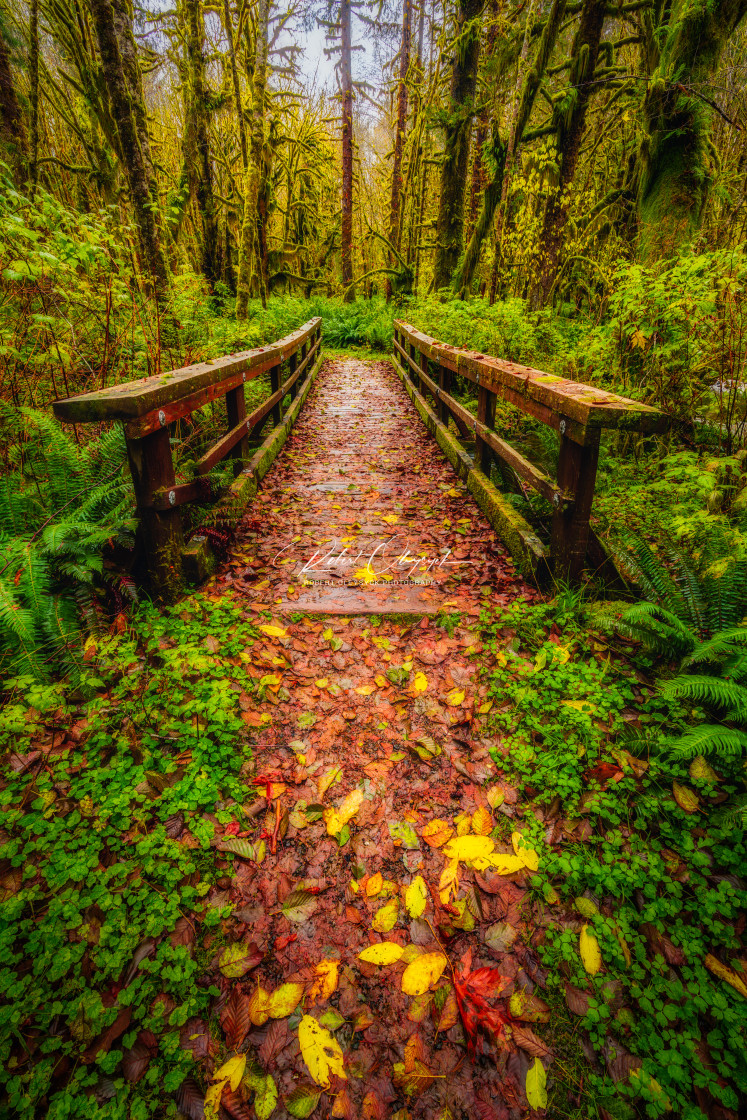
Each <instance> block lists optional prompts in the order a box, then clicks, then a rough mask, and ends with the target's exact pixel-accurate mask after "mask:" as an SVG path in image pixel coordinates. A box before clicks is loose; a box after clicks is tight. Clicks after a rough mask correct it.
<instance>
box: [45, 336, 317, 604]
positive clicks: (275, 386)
mask: <svg viewBox="0 0 747 1120" xmlns="http://www.w3.org/2000/svg"><path fill="white" fill-rule="evenodd" d="M321 345H322V320H321V319H320V318H315V319H310V320H309V321H308V322H307V323H304V325H303V326H302V327H299V329H298V330H297V331H294V332H293V334H290V335H288V336H287V337H286V338H282V339H280V340H279V341H278V342H273V343H271V344H270V345H269V346H262V347H260V348H258V349H256V350H245V351H243V352H242V353H239V354H229V355H227V356H225V357H221V358H215V359H212V360H208V361H204V362H198V363H197V364H195V365H191V366H185V367H184V368H182V369H176V370H172V371H171V372H169V373H163V374H157V375H155V376H152V377H142V378H140V379H139V380H137V381H128V382H126V383H125V384H122V385H115V386H114V387H113V388H111V389H100V390H98V391H97V392H93V393H83V394H81V395H79V396H74V397H67V398H66V399H64V400H59V401H55V403H54V404H53V406H52V407H53V409H54V412H55V415H56V416H57V417H58V419H60V420H65V421H68V422H71V423H83V424H86V423H101V422H106V421H111V420H120V421H122V423H123V424H124V433H125V440H126V444H127V455H128V459H129V463H130V471H131V473H132V481H133V485H134V488H135V497H136V501H137V509H138V514H139V518H140V526H141V532H142V537H143V545H144V549H145V559H146V564H147V568H148V574H149V577H150V581H151V583H152V584H153V586H154V589H155V590H156V591H157V592H158V593H159V594H161V595H163V596H164V597H171V596H173V594H174V593H175V591H176V590H177V589H178V587H179V585H180V584H181V581H182V556H183V554H184V539H183V532H182V518H181V510H180V507H181V506H183V505H184V504H185V503H186V502H192V501H199V500H205V499H206V498H208V497H209V494H210V487H209V485H208V484H207V479H206V478H205V477H204V476H205V475H207V474H208V472H209V471H210V470H212V468H213V467H214V466H215V465H216V464H217V463H219V462H220V461H221V460H223V459H225V458H227V457H229V456H230V457H232V458H234V459H235V460H236V466H235V470H234V473H235V474H244V475H247V474H248V475H250V476H251V475H257V473H258V472H260V476H261V473H264V471H263V470H262V467H264V470H265V471H266V469H267V466H268V465H269V464H268V462H267V460H268V456H267V455H264V456H263V455H262V454H259V455H255V456H254V457H253V458H252V460H251V462H250V463H249V464H248V466H243V464H245V462H246V460H247V458H248V455H249V444H250V441H251V440H256V438H257V437H258V436H259V434H260V432H261V431H262V428H263V427H264V425H265V423H266V421H267V418H268V416H270V415H272V418H273V421H274V425H275V429H273V430H274V431H275V430H277V426H278V425H281V424H282V423H283V413H282V408H283V401H284V399H285V397H286V396H287V394H288V393H290V395H291V404H290V406H289V409H288V412H289V414H290V413H291V410H293V411H294V414H295V410H294V402H295V401H296V397H297V394H299V392H300V396H301V399H303V397H304V396H305V392H306V390H307V388H308V385H309V384H310V382H311V379H312V377H313V375H314V372H315V369H316V367H317V364H318V361H317V360H318V358H319V356H320V354H321ZM263 373H269V376H270V395H269V396H268V397H267V398H266V400H264V401H262V403H261V404H260V405H259V406H258V407H257V408H255V409H254V410H253V411H252V412H251V413H249V414H247V411H246V396H245V393H244V388H245V385H246V383H247V382H249V381H252V380H253V379H254V378H256V377H259V376H260V374H263ZM221 397H225V401H226V424H227V431H226V432H225V434H224V435H222V436H221V437H220V439H218V440H217V441H216V442H215V443H214V444H213V445H212V447H210V448H209V449H208V450H207V451H206V452H205V453H204V455H202V457H201V458H200V459H199V460H198V461H197V463H196V465H195V475H196V477H195V478H192V479H190V480H189V481H184V482H177V481H176V475H175V471H174V462H173V459H172V455H171V441H170V431H169V428H170V425H172V424H173V423H174V422H175V421H177V420H182V419H184V418H186V417H188V416H191V414H192V413H193V412H194V411H195V410H196V409H199V408H202V407H203V406H204V405H206V404H208V403H210V402H212V401H216V400H218V399H219V398H221ZM297 403H299V404H300V401H299V402H297ZM281 434H282V433H281ZM272 441H273V435H272V433H271V434H270V436H269V437H268V438H267V439H266V440H265V443H266V444H271V443H272ZM275 444H277V445H278V446H279V445H280V444H279V443H278V441H277V440H275ZM263 446H264V445H263ZM255 459H256V460H257V462H256V463H255ZM270 461H271V458H270ZM242 466H243V469H242ZM250 481H251V479H250Z"/></svg>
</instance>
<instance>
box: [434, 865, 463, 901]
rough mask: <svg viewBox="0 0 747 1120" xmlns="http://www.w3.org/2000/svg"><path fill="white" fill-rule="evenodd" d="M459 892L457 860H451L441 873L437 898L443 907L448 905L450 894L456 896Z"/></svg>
mask: <svg viewBox="0 0 747 1120" xmlns="http://www.w3.org/2000/svg"><path fill="white" fill-rule="evenodd" d="M458 890H459V860H457V859H452V860H450V861H449V862H448V863H447V864H446V867H445V868H444V869H443V871H442V872H441V878H440V880H439V883H438V894H439V898H440V899H441V901H442V902H443V904H444V906H445V905H446V904H447V903H448V901H449V899H450V897H451V895H452V894H454V895H456V893H457V891H458Z"/></svg>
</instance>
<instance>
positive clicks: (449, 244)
mask: <svg viewBox="0 0 747 1120" xmlns="http://www.w3.org/2000/svg"><path fill="white" fill-rule="evenodd" d="M482 6H483V0H459V3H458V8H457V23H456V30H455V35H454V38H455V44H454V47H453V53H454V58H453V62H452V67H451V88H450V90H449V107H448V116H447V122H446V135H445V140H444V154H443V162H442V164H441V186H440V193H439V200H438V223H437V227H436V237H437V244H436V258H435V262H434V266H433V287H434V288H435V289H436V290H438V289H439V288H445V287H446V286H447V285H448V284H450V283H451V280H452V277H453V275H454V270H455V269H456V266H457V264H458V262H459V257H460V255H461V252H462V237H463V231H464V194H465V188H466V184H467V165H468V163H469V142H470V136H471V133H472V115H473V111H474V97H475V88H476V85H477V64H478V62H479V59H480V24H479V15H480V12H481V11H482Z"/></svg>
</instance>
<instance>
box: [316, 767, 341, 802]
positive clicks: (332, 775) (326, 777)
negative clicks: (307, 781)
mask: <svg viewBox="0 0 747 1120" xmlns="http://www.w3.org/2000/svg"><path fill="white" fill-rule="evenodd" d="M341 778H342V769H341V767H339V766H330V768H329V770H325V772H324V773H323V774H322V776H321V778H320V779H319V781H318V782H317V784H316V788H317V791H318V793H319V796H320V797H324V795H325V793H326V792H327V790H328V789H329V787H330V786H331V785H332V783H333V782H339V781H340V779H341Z"/></svg>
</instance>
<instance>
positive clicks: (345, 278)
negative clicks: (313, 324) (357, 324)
mask: <svg viewBox="0 0 747 1120" xmlns="http://www.w3.org/2000/svg"><path fill="white" fill-rule="evenodd" d="M351 15H352V13H351V0H340V46H341V48H342V50H341V55H340V85H341V91H342V213H341V230H340V255H341V258H342V288H343V293H342V295H343V299H344V300H345V302H346V303H352V302H353V301H354V299H355V285H354V283H353V62H352V53H353V51H352V47H353V43H352V27H351Z"/></svg>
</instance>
